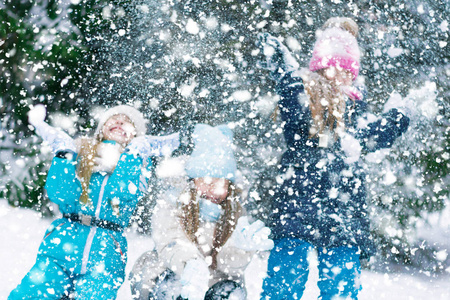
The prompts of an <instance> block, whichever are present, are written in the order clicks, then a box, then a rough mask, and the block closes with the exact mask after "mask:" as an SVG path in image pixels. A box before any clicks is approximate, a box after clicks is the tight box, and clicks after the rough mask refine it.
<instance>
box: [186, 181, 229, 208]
mask: <svg viewBox="0 0 450 300" xmlns="http://www.w3.org/2000/svg"><path fill="white" fill-rule="evenodd" d="M194 184H195V187H196V189H197V194H198V195H199V196H202V197H204V198H206V199H208V200H210V201H211V202H213V203H215V204H220V203H222V202H223V201H224V200H225V199H226V198H227V195H228V187H229V186H230V181H229V180H228V179H224V178H211V177H202V178H195V179H194Z"/></svg>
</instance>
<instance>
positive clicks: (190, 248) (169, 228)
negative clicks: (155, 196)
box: [152, 200, 202, 275]
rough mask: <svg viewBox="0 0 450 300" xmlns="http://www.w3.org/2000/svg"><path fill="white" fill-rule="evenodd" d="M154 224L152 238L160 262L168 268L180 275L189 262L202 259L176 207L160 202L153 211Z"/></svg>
mask: <svg viewBox="0 0 450 300" xmlns="http://www.w3.org/2000/svg"><path fill="white" fill-rule="evenodd" d="M152 224H153V228H152V229H153V234H152V237H153V240H154V241H155V244H156V250H157V251H158V256H159V260H160V262H161V263H163V264H164V265H165V267H166V268H169V269H171V270H172V271H174V272H175V273H177V274H179V275H180V274H181V273H182V272H183V270H184V266H185V264H186V262H187V261H188V260H191V259H195V258H202V255H201V253H200V251H199V250H198V248H197V246H195V244H194V243H192V242H191V241H190V240H189V239H188V237H187V236H186V234H185V233H184V230H183V228H182V227H181V224H180V221H179V218H178V210H177V209H176V207H175V206H173V205H171V204H169V203H167V202H165V201H164V200H158V202H157V204H156V206H155V209H154V211H153V217H152Z"/></svg>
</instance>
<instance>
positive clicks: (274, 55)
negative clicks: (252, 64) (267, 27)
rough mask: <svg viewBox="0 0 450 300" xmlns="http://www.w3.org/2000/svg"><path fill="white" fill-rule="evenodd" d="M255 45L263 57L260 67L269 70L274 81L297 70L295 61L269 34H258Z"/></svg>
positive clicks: (283, 46)
mask: <svg viewBox="0 0 450 300" xmlns="http://www.w3.org/2000/svg"><path fill="white" fill-rule="evenodd" d="M257 45H258V47H259V48H260V50H261V52H262V53H263V55H264V57H265V61H264V62H261V63H260V66H261V67H262V68H264V69H267V70H269V71H270V75H271V76H272V78H273V79H274V80H275V81H279V80H280V79H281V78H282V77H283V75H284V74H285V73H287V72H291V71H296V70H298V69H299V67H300V66H299V64H298V62H297V60H296V59H295V58H294V57H293V56H292V54H291V52H290V51H289V49H288V48H287V47H286V46H285V45H283V44H282V43H281V42H280V41H279V40H278V39H277V38H276V37H274V36H272V35H270V34H269V33H260V34H258V41H257Z"/></svg>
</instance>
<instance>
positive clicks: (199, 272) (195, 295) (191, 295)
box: [180, 259, 209, 300]
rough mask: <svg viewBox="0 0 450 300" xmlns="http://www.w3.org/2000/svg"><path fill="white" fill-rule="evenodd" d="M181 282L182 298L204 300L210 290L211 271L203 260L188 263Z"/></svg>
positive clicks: (192, 260)
mask: <svg viewBox="0 0 450 300" xmlns="http://www.w3.org/2000/svg"><path fill="white" fill-rule="evenodd" d="M180 282H181V285H182V288H181V297H183V298H186V299H189V300H203V299H204V298H205V294H206V291H208V288H209V269H208V265H207V264H206V262H205V261H204V260H202V259H191V260H189V261H187V262H186V266H185V267H184V270H183V273H182V274H181V278H180Z"/></svg>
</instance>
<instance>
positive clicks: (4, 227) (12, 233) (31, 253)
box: [0, 199, 450, 300]
mask: <svg viewBox="0 0 450 300" xmlns="http://www.w3.org/2000/svg"><path fill="white" fill-rule="evenodd" d="M50 223H51V220H48V219H41V218H40V217H39V213H37V212H35V211H32V210H28V209H23V208H13V207H11V206H9V205H8V204H7V202H6V200H4V199H1V200H0V240H1V241H2V244H3V246H2V247H0V269H1V270H2V272H1V273H0V282H1V284H0V299H6V298H7V296H8V295H9V293H10V291H11V290H12V289H14V288H15V287H16V286H17V284H18V283H19V282H20V280H21V279H22V277H23V276H24V275H25V274H26V273H27V272H28V270H29V269H30V268H31V266H32V265H33V264H34V261H35V259H36V254H37V250H38V247H39V244H40V242H41V239H42V237H43V236H44V232H45V230H46V229H47V227H48V226H49V225H50ZM447 223H448V222H447ZM431 229H432V228H430V229H429V230H428V234H430V230H431ZM436 233H440V232H439V231H436ZM442 234H446V235H447V238H446V239H447V240H448V231H443V232H442ZM126 235H127V238H128V249H129V251H128V264H127V268H126V272H127V274H129V272H130V270H131V268H132V266H133V263H134V262H135V261H136V260H137V259H138V257H139V256H140V255H141V254H142V253H144V252H145V251H148V250H150V249H152V248H153V241H152V240H151V239H150V238H149V237H146V236H142V235H138V234H137V233H135V231H134V230H133V229H129V230H127V233H126ZM446 235H442V236H441V238H444V237H445V236H446ZM436 238H438V237H436ZM444 239H445V238H444ZM437 255H439V256H440V257H443V256H444V255H447V252H439V253H437ZM266 256H267V253H262V255H259V256H258V255H256V258H255V259H254V260H253V261H252V263H251V264H250V266H249V267H248V269H247V271H246V278H247V280H248V282H247V289H248V299H249V300H254V299H259V296H258V295H259V292H260V291H261V284H262V278H263V277H264V275H265V268H266V265H265V261H266V260H265V258H266ZM310 261H311V264H312V267H311V271H310V275H309V277H310V278H309V280H308V283H307V286H306V290H305V294H304V296H303V298H302V299H306V300H308V299H317V297H318V294H319V290H318V288H317V286H316V282H317V278H318V273H317V269H316V268H315V265H316V264H317V260H316V256H315V254H314V253H312V254H311V255H310ZM449 279H450V276H449V275H446V276H444V275H441V276H440V277H436V278H433V277H432V276H427V275H426V274H423V273H422V274H415V275H411V274H406V273H385V274H383V273H375V272H371V271H367V270H363V272H362V277H361V282H362V285H363V290H362V291H361V292H360V295H359V297H358V299H359V300H375V299H376V300H380V299H386V300H391V299H392V300H423V299H433V300H444V299H450V285H449V284H448V283H449ZM129 284H130V283H129V281H128V279H126V280H125V282H124V284H123V285H122V287H121V288H120V290H119V293H118V297H117V299H118V300H131V292H130V287H129Z"/></svg>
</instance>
